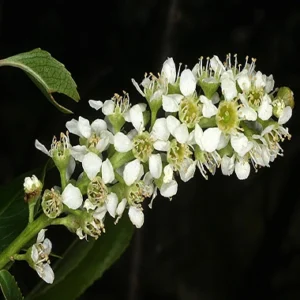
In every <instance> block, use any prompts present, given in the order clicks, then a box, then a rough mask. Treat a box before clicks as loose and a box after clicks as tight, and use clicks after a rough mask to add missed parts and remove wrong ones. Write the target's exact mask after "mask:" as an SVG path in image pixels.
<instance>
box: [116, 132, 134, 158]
mask: <svg viewBox="0 0 300 300" xmlns="http://www.w3.org/2000/svg"><path fill="white" fill-rule="evenodd" d="M114 146H115V149H116V150H117V151H118V152H121V153H123V152H128V151H130V150H131V149H132V141H131V139H130V138H129V137H128V136H127V135H125V134H124V133H122V132H118V133H116V134H115V136H114Z"/></svg>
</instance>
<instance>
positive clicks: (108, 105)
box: [102, 100, 115, 116]
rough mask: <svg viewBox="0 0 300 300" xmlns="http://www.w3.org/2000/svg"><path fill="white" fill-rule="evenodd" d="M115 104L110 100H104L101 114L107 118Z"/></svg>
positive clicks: (112, 111)
mask: <svg viewBox="0 0 300 300" xmlns="http://www.w3.org/2000/svg"><path fill="white" fill-rule="evenodd" d="M114 109H115V102H114V101H112V100H106V101H105V102H104V104H103V107H102V112H103V114H104V115H106V116H109V115H112V114H113V113H114Z"/></svg>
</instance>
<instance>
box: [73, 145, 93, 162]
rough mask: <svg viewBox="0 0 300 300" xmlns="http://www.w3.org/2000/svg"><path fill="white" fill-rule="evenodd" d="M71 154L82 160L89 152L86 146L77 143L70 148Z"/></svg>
mask: <svg viewBox="0 0 300 300" xmlns="http://www.w3.org/2000/svg"><path fill="white" fill-rule="evenodd" d="M70 151H71V155H72V156H73V157H74V158H75V159H76V160H78V161H80V162H82V160H83V158H84V156H85V155H86V154H87V153H88V152H89V151H88V149H87V148H86V146H81V145H77V146H74V147H71V148H70Z"/></svg>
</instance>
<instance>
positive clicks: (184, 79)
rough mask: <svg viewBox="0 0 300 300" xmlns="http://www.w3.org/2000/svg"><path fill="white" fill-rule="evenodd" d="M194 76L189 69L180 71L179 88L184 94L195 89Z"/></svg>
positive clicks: (191, 92)
mask: <svg viewBox="0 0 300 300" xmlns="http://www.w3.org/2000/svg"><path fill="white" fill-rule="evenodd" d="M196 83H197V82H196V78H195V76H194V74H193V73H192V71H191V70H190V69H185V70H183V71H182V73H181V76H180V83H179V88H180V92H181V93H182V95H184V96H189V95H191V94H193V93H194V92H195V90H196Z"/></svg>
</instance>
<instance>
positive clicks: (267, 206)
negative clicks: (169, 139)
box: [0, 0, 300, 300]
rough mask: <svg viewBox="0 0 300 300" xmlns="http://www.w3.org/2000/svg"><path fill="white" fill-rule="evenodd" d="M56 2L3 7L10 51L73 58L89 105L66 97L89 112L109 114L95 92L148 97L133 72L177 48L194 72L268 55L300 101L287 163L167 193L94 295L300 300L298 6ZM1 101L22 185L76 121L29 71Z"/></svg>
mask: <svg viewBox="0 0 300 300" xmlns="http://www.w3.org/2000/svg"><path fill="white" fill-rule="evenodd" d="M46 2H48V1H40V2H38V3H36V4H34V3H31V2H30V1H27V2H26V1H5V0H2V1H0V57H1V58H4V57H7V56H11V55H13V54H17V53H20V52H24V51H28V50H31V49H33V48H36V47H41V48H42V49H45V50H47V51H49V52H50V53H51V54H52V55H53V56H54V57H55V58H56V59H58V60H60V61H61V62H63V63H64V64H65V65H66V67H67V68H68V70H70V71H71V73H72V75H73V78H74V79H75V81H76V82H77V84H78V87H79V92H80V95H81V98H82V100H81V102H80V103H79V104H76V103H72V101H70V100H68V99H66V98H64V97H60V96H58V97H57V98H58V100H59V101H60V102H61V103H63V104H65V105H66V106H67V107H69V108H71V109H73V110H74V111H75V117H77V116H78V115H82V116H85V117H94V118H95V117H96V114H95V112H93V111H92V110H91V109H90V108H89V106H88V103H87V100H88V99H91V98H93V99H100V100H106V99H109V98H110V97H111V96H112V95H113V93H115V92H118V93H121V92H122V90H126V91H127V92H129V93H130V95H131V100H132V102H138V101H141V100H142V99H141V97H140V96H139V94H138V93H137V92H136V91H135V89H134V88H133V86H132V85H131V81H130V78H132V77H133V78H135V79H137V80H139V79H141V78H142V77H143V74H144V72H146V71H147V72H149V71H153V72H155V73H156V72H159V71H160V69H161V65H162V63H163V61H164V60H165V58H166V57H168V56H172V57H174V59H175V61H176V62H177V63H178V62H183V63H184V64H187V65H188V66H189V67H192V66H193V65H194V63H195V62H196V61H197V59H198V57H200V56H201V55H203V56H204V57H206V56H212V55H213V54H217V55H219V56H220V57H222V58H224V57H225V55H226V53H228V52H231V53H238V55H239V58H240V61H241V62H242V61H243V58H244V57H245V56H246V55H250V56H253V57H256V58H257V59H258V60H257V69H259V70H261V71H262V72H263V73H266V74H270V73H272V74H273V75H274V78H275V84H276V86H283V85H287V86H290V87H291V88H292V90H293V91H294V93H295V101H296V108H295V110H294V115H293V117H292V120H291V121H290V122H289V123H288V126H289V127H290V132H291V134H292V136H293V137H292V140H291V141H289V142H288V141H287V142H285V143H284V144H283V148H284V150H285V156H284V157H282V158H278V159H277V160H276V161H275V162H274V163H273V164H272V165H271V168H265V169H262V170H260V171H259V172H258V173H256V174H255V173H254V172H252V173H251V176H250V178H249V179H248V180H246V181H238V180H237V179H236V178H235V176H232V177H224V176H222V175H221V174H219V173H218V175H216V176H214V177H212V176H211V177H210V180H209V181H205V180H204V179H203V178H202V177H201V175H200V174H197V175H196V176H195V178H194V179H193V180H191V181H190V182H188V183H186V184H180V189H179V192H178V195H177V196H176V197H174V198H173V200H172V202H171V203H170V202H169V201H168V200H166V199H163V198H160V197H159V198H157V199H156V200H155V202H154V206H153V209H152V211H150V209H148V208H146V209H145V214H146V219H145V225H144V226H143V228H142V229H141V230H139V231H136V233H135V236H134V239H133V241H132V244H131V246H130V247H129V248H128V249H127V251H126V253H125V254H124V255H123V256H122V258H121V259H120V260H119V261H118V263H117V264H115V265H114V266H113V267H112V268H111V269H110V270H109V271H108V272H106V273H105V275H104V277H103V278H102V279H101V280H99V281H97V282H96V283H95V284H94V285H93V286H92V287H91V288H89V289H88V290H87V292H86V293H85V294H84V295H83V296H82V297H81V298H80V299H82V300H84V299H105V300H109V299H129V300H138V299H176V300H177V299H178V300H182V299H184V300H196V299H201V300H206V299H208V300H210V299H211V300H219V299H284V300H285V299H300V206H299V184H297V183H298V175H297V174H298V173H297V172H298V171H299V170H298V167H299V159H300V157H299V156H298V155H299V149H300V137H299V121H298V118H299V112H297V109H298V105H297V97H298V95H299V89H300V88H299V81H300V73H299V68H300V59H299V55H298V52H299V32H300V10H299V9H298V8H297V5H296V4H297V1H289V0H287V1H284V2H280V3H278V4H275V2H273V3H272V4H271V3H268V2H265V3H264V2H263V1H260V2H258V3H255V2H253V1H240V2H239V1H237V0H236V1H234V0H228V1H224V2H221V1H220V3H218V2H217V1H209V0H201V1H197V0H190V1H180V0H170V1H167V0H165V1H163V0H146V1H139V0H124V1H120V0H119V1H117V0H111V1H95V2H92V1H85V2H78V3H76V4H75V3H73V2H71V1H58V0H56V1H55V0H53V1H51V2H50V1H49V3H47V4H46ZM0 98H1V109H0V129H1V147H0V166H1V170H2V172H0V178H1V183H8V182H9V181H10V180H11V179H12V178H13V177H14V176H16V175H18V174H20V173H22V172H25V171H28V170H29V169H33V168H35V167H37V166H39V165H40V164H41V163H43V162H45V159H46V158H45V156H43V155H42V154H41V153H39V152H38V151H37V150H35V148H34V139H35V138H39V139H40V140H41V141H42V142H44V143H45V144H47V145H49V144H50V141H51V138H52V135H54V134H59V132H60V131H61V130H63V129H64V124H65V122H66V121H67V120H69V119H70V117H69V116H64V115H62V114H60V113H59V112H58V111H57V110H56V109H55V108H54V107H53V106H52V105H50V104H49V103H48V102H47V101H46V100H45V99H44V98H43V96H42V94H41V93H40V92H39V91H38V90H37V89H36V88H35V86H33V85H32V83H31V82H30V80H29V79H28V78H27V77H26V76H25V75H24V74H23V73H22V72H21V71H18V70H16V69H11V68H2V69H1V70H0ZM51 233H52V236H51V237H52V238H53V243H54V249H55V247H56V246H55V243H59V237H57V235H56V234H55V232H54V231H51V230H49V234H50V235H51ZM65 234H66V235H68V233H67V232H65ZM21 265H22V264H21ZM15 272H16V274H17V278H18V279H19V280H20V285H21V288H22V290H23V291H25V292H26V291H27V290H28V288H29V286H30V283H31V282H30V280H29V279H28V278H25V276H24V274H30V276H29V277H32V278H35V276H36V275H35V274H34V272H33V271H31V270H30V271H28V268H25V267H24V270H23V269H22V268H21V271H20V270H19V271H18V270H17V269H16V270H15ZM23 272H24V273H23ZM25 272H28V273H25ZM29 272H30V273H29ZM27 277H28V276H27Z"/></svg>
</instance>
